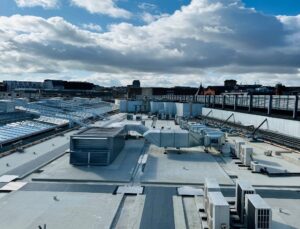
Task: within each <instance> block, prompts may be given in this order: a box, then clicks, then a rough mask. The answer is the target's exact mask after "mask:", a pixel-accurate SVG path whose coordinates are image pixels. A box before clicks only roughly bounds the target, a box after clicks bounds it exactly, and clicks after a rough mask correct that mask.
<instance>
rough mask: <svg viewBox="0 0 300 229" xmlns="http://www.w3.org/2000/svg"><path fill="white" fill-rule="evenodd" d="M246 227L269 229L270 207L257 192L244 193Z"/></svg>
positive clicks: (270, 224)
mask: <svg viewBox="0 0 300 229" xmlns="http://www.w3.org/2000/svg"><path fill="white" fill-rule="evenodd" d="M245 208H246V221H247V222H246V223H247V228H253V229H270V228H271V226H272V209H271V207H270V206H269V205H268V204H267V203H266V202H265V201H264V199H263V198H261V197H260V195H258V194H249V195H246V207H245Z"/></svg>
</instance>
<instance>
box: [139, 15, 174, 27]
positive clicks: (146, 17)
mask: <svg viewBox="0 0 300 229" xmlns="http://www.w3.org/2000/svg"><path fill="white" fill-rule="evenodd" d="M168 16H169V14H159V15H155V14H150V13H148V12H143V13H142V14H141V18H142V20H143V21H144V22H146V23H147V24H149V23H152V22H154V21H156V20H158V19H160V18H163V17H168Z"/></svg>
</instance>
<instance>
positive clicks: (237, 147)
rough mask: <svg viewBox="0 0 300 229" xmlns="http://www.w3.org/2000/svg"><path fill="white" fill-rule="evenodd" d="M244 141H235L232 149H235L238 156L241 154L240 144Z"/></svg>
mask: <svg viewBox="0 0 300 229" xmlns="http://www.w3.org/2000/svg"><path fill="white" fill-rule="evenodd" d="M244 144H245V142H243V141H235V147H234V150H235V155H236V156H237V157H238V158H240V154H241V146H242V145H244Z"/></svg>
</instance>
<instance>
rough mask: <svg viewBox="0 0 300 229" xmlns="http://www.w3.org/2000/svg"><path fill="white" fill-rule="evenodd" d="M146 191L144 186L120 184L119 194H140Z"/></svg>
mask: <svg viewBox="0 0 300 229" xmlns="http://www.w3.org/2000/svg"><path fill="white" fill-rule="evenodd" d="M143 191H144V188H143V187H142V186H119V187H118V189H117V194H136V195H140V194H142V193H143Z"/></svg>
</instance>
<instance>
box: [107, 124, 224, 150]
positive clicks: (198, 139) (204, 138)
mask: <svg viewBox="0 0 300 229" xmlns="http://www.w3.org/2000/svg"><path fill="white" fill-rule="evenodd" d="M111 127H122V128H124V131H126V132H129V131H135V132H137V133H139V134H140V135H142V136H143V137H144V138H145V139H146V140H147V141H148V142H150V143H151V144H153V145H156V146H158V147H165V148H167V147H170V148H190V147H195V146H213V147H219V146H220V145H222V144H223V143H224V141H225V134H224V133H223V132H221V131H220V130H216V129H211V128H208V127H206V126H204V125H199V124H196V125H194V124H192V125H191V126H189V128H187V129H176V130H171V129H169V130H167V129H149V128H147V127H146V126H144V125H143V124H140V123H138V122H137V123H132V122H131V123H115V124H113V125H111Z"/></svg>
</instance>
